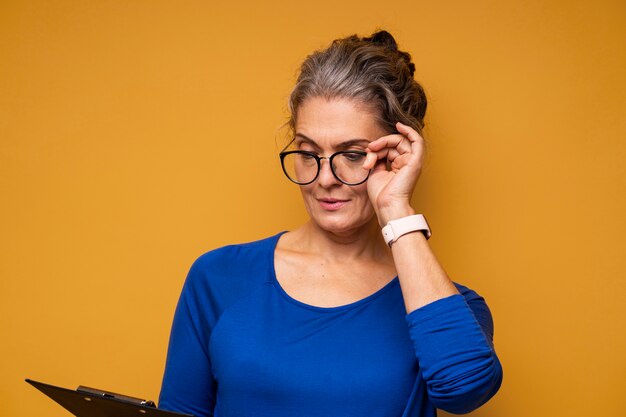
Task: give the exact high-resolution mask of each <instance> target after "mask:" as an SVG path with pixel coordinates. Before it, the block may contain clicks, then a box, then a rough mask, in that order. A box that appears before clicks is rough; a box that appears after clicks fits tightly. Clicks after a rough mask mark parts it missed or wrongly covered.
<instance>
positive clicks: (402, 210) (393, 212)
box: [378, 205, 415, 227]
mask: <svg viewBox="0 0 626 417" xmlns="http://www.w3.org/2000/svg"><path fill="white" fill-rule="evenodd" d="M414 214H415V210H413V207H411V206H410V205H403V206H394V207H385V208H384V209H380V210H379V211H378V223H379V224H380V227H384V226H386V225H387V223H389V222H390V221H391V220H397V219H401V218H403V217H407V216H412V215H414Z"/></svg>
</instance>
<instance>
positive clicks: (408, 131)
mask: <svg viewBox="0 0 626 417" xmlns="http://www.w3.org/2000/svg"><path fill="white" fill-rule="evenodd" d="M396 129H398V132H400V133H402V135H403V136H405V137H407V138H408V139H409V140H410V141H411V142H423V141H424V138H423V137H422V135H420V134H419V133H418V132H417V130H415V129H413V128H412V127H411V126H407V125H405V124H402V123H400V122H398V123H396Z"/></svg>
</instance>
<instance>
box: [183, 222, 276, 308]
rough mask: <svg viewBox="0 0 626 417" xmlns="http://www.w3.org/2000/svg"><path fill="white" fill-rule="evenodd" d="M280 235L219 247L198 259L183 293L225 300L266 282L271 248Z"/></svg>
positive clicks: (193, 265) (270, 268)
mask: <svg viewBox="0 0 626 417" xmlns="http://www.w3.org/2000/svg"><path fill="white" fill-rule="evenodd" d="M280 235H281V234H277V235H274V236H270V237H268V238H264V239H261V240H257V241H253V242H248V243H241V244H235V245H228V246H223V247H220V248H217V249H214V250H211V251H209V252H207V253H205V254H203V255H201V256H200V257H198V258H197V259H196V260H195V262H194V263H193V264H192V266H191V268H190V270H189V274H188V275H187V279H186V281H185V285H184V288H183V293H193V294H203V295H206V296H209V297H211V298H214V297H213V296H215V295H219V298H222V299H223V300H227V299H229V298H231V297H236V296H237V295H241V293H242V292H243V291H245V290H246V289H250V288H251V287H254V286H256V285H258V284H262V283H265V282H267V281H268V278H269V277H271V274H272V271H273V268H274V263H273V253H274V247H275V245H276V242H277V241H278V238H279V237H280ZM211 295H213V296H211Z"/></svg>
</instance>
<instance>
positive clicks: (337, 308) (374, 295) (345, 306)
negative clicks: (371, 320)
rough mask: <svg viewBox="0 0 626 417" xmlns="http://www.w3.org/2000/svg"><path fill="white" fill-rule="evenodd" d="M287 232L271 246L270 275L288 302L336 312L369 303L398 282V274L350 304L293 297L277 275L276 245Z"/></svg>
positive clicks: (327, 311) (282, 233) (280, 234)
mask: <svg viewBox="0 0 626 417" xmlns="http://www.w3.org/2000/svg"><path fill="white" fill-rule="evenodd" d="M285 233H287V230H285V231H282V232H280V233H278V234H277V235H276V236H275V238H274V242H273V244H272V247H271V258H272V262H271V268H270V275H271V282H272V284H274V287H275V288H276V290H277V291H278V293H279V294H280V295H281V296H282V297H283V298H284V299H285V300H287V301H288V302H290V303H291V304H295V305H296V306H299V307H302V308H306V309H308V310H313V311H318V312H326V313H332V312H336V311H343V310H350V309H352V308H355V307H358V306H360V305H362V304H367V303H368V302H370V301H372V300H373V299H375V298H378V297H379V296H380V295H382V294H383V293H385V292H387V291H388V290H389V289H390V288H392V287H393V286H394V285H396V284H397V283H398V276H397V275H396V276H395V277H394V278H393V279H392V280H391V281H389V282H388V283H387V284H385V285H384V286H383V287H382V288H380V289H378V290H377V291H375V292H373V293H372V294H370V295H368V296H366V297H364V298H361V299H360V300H356V301H353V302H351V303H348V304H342V305H339V306H332V307H322V306H316V305H313V304H307V303H305V302H303V301H300V300H298V299H296V298H293V297H292V296H291V295H289V293H287V291H285V289H284V288H283V286H282V285H280V282H279V281H278V277H277V276H276V246H277V245H278V241H279V240H280V237H281V236H282V235H284V234H285Z"/></svg>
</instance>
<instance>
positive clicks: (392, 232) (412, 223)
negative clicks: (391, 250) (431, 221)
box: [382, 214, 431, 247]
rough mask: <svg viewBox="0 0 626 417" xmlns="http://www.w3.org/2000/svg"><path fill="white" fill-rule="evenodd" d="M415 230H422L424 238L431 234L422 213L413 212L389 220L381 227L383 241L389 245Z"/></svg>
mask: <svg viewBox="0 0 626 417" xmlns="http://www.w3.org/2000/svg"><path fill="white" fill-rule="evenodd" d="M417 231H420V232H422V234H423V235H424V237H425V238H426V239H429V238H430V236H431V232H430V226H428V222H427V221H426V218H425V217H424V215H423V214H414V215H411V216H406V217H401V218H399V219H396V220H391V221H389V223H387V225H386V226H385V227H383V229H382V233H383V238H384V239H385V243H387V245H389V246H390V247H391V245H392V244H393V243H394V242H395V241H397V240H398V239H399V238H401V237H402V236H404V235H406V234H409V233H413V232H417Z"/></svg>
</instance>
